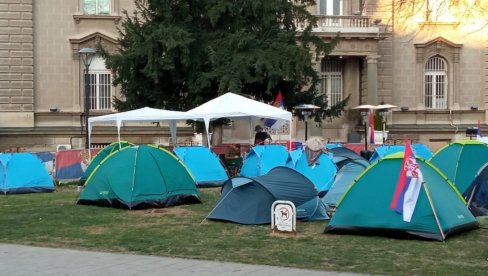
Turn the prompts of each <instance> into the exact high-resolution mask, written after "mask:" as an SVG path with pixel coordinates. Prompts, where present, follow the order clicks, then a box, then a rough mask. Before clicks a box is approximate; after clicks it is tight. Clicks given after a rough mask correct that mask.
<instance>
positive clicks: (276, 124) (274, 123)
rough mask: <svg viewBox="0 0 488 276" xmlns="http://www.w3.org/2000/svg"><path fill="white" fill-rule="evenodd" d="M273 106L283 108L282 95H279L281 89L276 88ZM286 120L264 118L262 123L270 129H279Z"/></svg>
mask: <svg viewBox="0 0 488 276" xmlns="http://www.w3.org/2000/svg"><path fill="white" fill-rule="evenodd" d="M273 106H275V107H278V108H281V109H285V105H284V103H283V95H281V89H280V90H278V94H277V95H276V98H275V100H274V102H273ZM285 123H286V122H284V121H283V120H275V119H265V120H264V125H265V126H267V127H269V128H272V129H279V128H281V127H282V126H283V125H284V124H285Z"/></svg>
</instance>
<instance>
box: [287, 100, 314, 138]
mask: <svg viewBox="0 0 488 276" xmlns="http://www.w3.org/2000/svg"><path fill="white" fill-rule="evenodd" d="M318 108H320V107H318V106H316V105H313V104H300V105H297V106H294V107H293V109H296V110H299V111H300V113H301V114H302V116H303V120H304V121H305V142H306V141H307V139H308V119H309V117H310V116H311V115H312V113H313V111H314V110H315V109H318Z"/></svg>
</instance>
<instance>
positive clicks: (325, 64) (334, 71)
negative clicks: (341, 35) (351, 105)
mask: <svg viewBox="0 0 488 276" xmlns="http://www.w3.org/2000/svg"><path fill="white" fill-rule="evenodd" d="M320 71H321V72H320V83H319V86H320V87H319V92H320V93H321V94H323V95H327V99H328V103H329V106H333V105H336V104H338V103H339V102H340V101H342V61H341V60H338V59H324V60H322V64H321V70H320Z"/></svg>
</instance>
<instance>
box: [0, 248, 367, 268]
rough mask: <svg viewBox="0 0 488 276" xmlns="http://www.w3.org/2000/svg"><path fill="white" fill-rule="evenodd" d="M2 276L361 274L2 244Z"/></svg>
mask: <svg viewBox="0 0 488 276" xmlns="http://www.w3.org/2000/svg"><path fill="white" fill-rule="evenodd" d="M0 275H9V276H20V275H28V276H30V275H35V276H42V275H49V276H54V275H70V276H71V275H73V276H76V275H80V276H82V275H83V276H86V275H90V276H96V275H103V276H112V275H113V276H123V275H165V276H167V275H184V276H187V275H198V276H200V275H208V276H213V275H280V276H292V275H299V276H307V275H311V276H315V275H317V276H318V275H322V276H324V275H326V276H353V275H359V274H353V273H339V272H326V271H314V270H305V269H291V268H284V267H275V266H265V265H245V264H239V263H222V262H210V261H199V260H187V259H177V258H164V257H152V256H140V255H131V254H116V253H101V252H91V251H79V250H71V249H57V248H41V247H32V246H23V245H13V244H0Z"/></svg>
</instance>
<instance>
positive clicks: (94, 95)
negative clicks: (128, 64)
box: [89, 56, 113, 110]
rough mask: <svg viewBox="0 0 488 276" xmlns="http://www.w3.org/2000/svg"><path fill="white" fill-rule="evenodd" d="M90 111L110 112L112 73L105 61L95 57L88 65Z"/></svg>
mask: <svg viewBox="0 0 488 276" xmlns="http://www.w3.org/2000/svg"><path fill="white" fill-rule="evenodd" d="M89 73H90V74H89V75H90V94H89V101H90V110H112V90H113V86H112V73H111V72H110V71H109V70H107V69H106V67H105V61H104V60H103V59H102V58H101V57H98V56H96V57H95V58H93V61H92V63H91V65H90V71H89Z"/></svg>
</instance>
